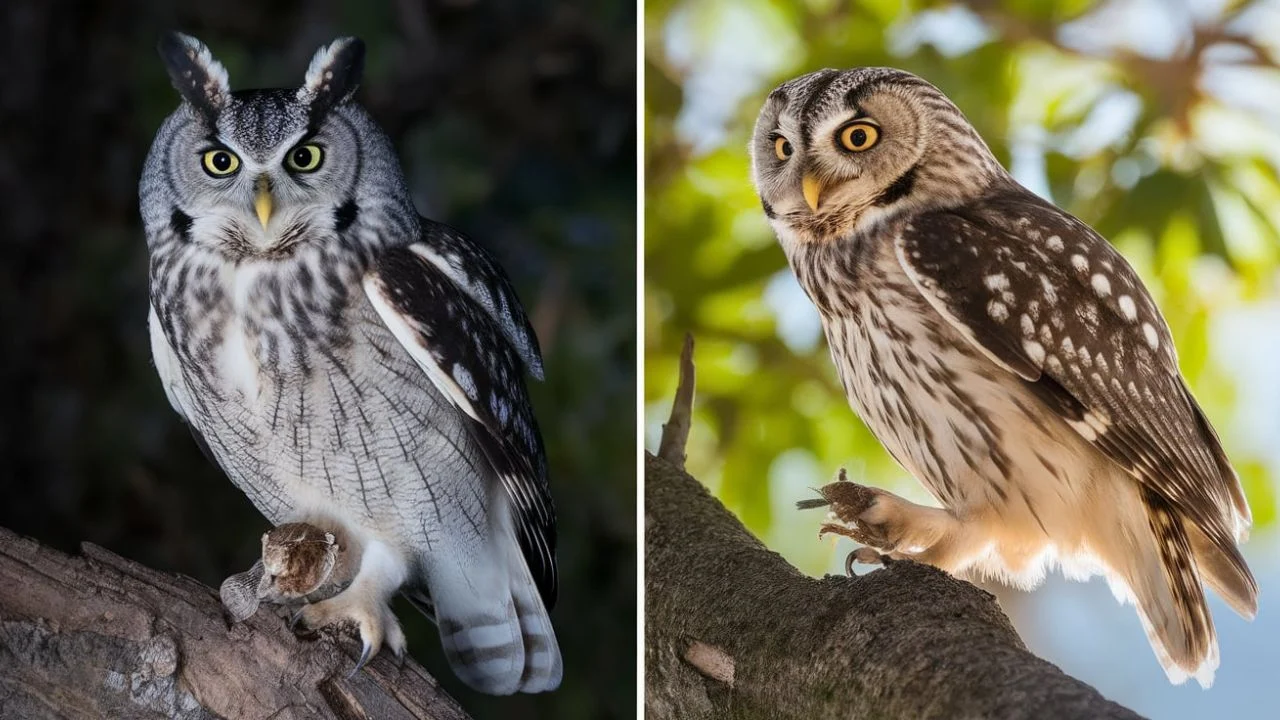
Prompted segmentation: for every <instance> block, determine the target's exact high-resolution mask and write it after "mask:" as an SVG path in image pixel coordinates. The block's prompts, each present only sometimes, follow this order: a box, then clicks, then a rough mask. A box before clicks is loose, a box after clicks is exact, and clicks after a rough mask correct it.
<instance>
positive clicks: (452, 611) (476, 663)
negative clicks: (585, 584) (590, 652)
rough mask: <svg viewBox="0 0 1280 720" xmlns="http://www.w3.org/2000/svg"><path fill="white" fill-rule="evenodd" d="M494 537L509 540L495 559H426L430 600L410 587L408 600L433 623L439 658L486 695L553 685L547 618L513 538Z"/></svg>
mask: <svg viewBox="0 0 1280 720" xmlns="http://www.w3.org/2000/svg"><path fill="white" fill-rule="evenodd" d="M495 542H496V543H501V544H504V545H510V550H509V551H508V550H506V549H497V548H495V549H494V555H495V556H498V557H501V558H502V561H501V564H499V563H498V562H490V561H489V559H488V558H485V559H483V560H479V561H478V562H475V563H474V564H472V565H471V566H468V567H462V566H461V565H458V564H455V563H452V562H437V563H433V564H432V563H429V567H428V570H427V584H428V586H429V588H430V599H429V600H428V599H427V598H425V597H422V595H421V593H417V592H411V593H409V598H410V600H411V601H413V603H414V605H416V606H417V607H418V609H419V610H422V611H423V612H424V613H426V614H427V616H428V617H432V618H433V619H434V620H435V622H436V625H437V626H438V627H439V630H440V642H441V644H442V645H443V646H444V653H445V657H447V658H448V659H449V664H450V665H451V666H452V667H453V671H454V673H455V674H457V676H458V678H459V679H461V680H462V681H463V682H464V683H466V684H467V685H468V686H470V687H471V688H473V689H475V690H478V691H480V692H483V693H488V694H490V695H510V694H512V693H517V692H524V693H537V692H546V691H548V690H554V689H556V688H557V687H559V686H560V677H561V675H562V673H563V665H562V663H561V659H560V647H559V645H558V644H557V643H556V636H555V631H554V630H553V629H552V627H551V618H550V616H549V615H548V614H547V610H546V607H545V606H543V604H542V598H541V597H540V596H539V594H538V588H537V586H536V585H535V584H534V582H533V576H532V575H531V574H530V573H529V568H528V566H527V565H525V561H524V558H523V557H522V556H521V554H520V551H519V549H518V547H516V545H515V538H514V537H511V538H509V539H508V538H497V539H496V540H495ZM440 555H442V556H445V555H451V556H452V557H460V556H461V555H460V554H445V553H441V554H440ZM495 560H496V558H495ZM484 566H487V567H484ZM486 570H488V572H486Z"/></svg>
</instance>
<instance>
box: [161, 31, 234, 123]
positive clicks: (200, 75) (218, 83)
mask: <svg viewBox="0 0 1280 720" xmlns="http://www.w3.org/2000/svg"><path fill="white" fill-rule="evenodd" d="M158 49H159V51H160V59H161V60H163V61H164V66H165V69H166V70H168V71H169V80H170V81H172V82H173V87H174V88H175V89H177V91H178V93H179V94H181V95H182V97H183V99H184V100H186V101H187V102H189V103H191V105H192V106H193V107H195V109H196V110H197V111H199V112H200V114H201V115H203V116H204V117H205V119H207V120H208V121H209V122H210V123H214V122H217V119H218V114H219V113H221V112H222V109H223V108H224V107H226V106H227V100H228V99H230V97H231V84H230V83H229V82H228V80H227V69H226V68H224V67H222V63H220V62H218V61H217V60H214V59H213V54H212V53H210V52H209V48H207V47H205V45H204V43H202V42H200V41H199V40H197V39H195V38H193V37H191V36H190V35H183V34H182V33H177V32H169V33H165V34H164V35H163V36H161V37H160V44H159V46H158Z"/></svg>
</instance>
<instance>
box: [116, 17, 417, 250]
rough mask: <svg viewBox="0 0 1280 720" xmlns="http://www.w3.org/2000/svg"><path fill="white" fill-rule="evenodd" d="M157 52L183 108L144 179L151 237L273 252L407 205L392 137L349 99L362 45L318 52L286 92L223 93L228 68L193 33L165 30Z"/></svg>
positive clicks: (162, 134) (158, 143) (167, 127)
mask: <svg viewBox="0 0 1280 720" xmlns="http://www.w3.org/2000/svg"><path fill="white" fill-rule="evenodd" d="M159 50H160V56H161V58H162V60H163V61H164V65H165V68H166V69H167V70H168V73H169V77H170V79H171V80H172V82H173V85H174V87H175V88H176V89H177V90H178V93H179V94H180V95H181V96H182V104H181V105H180V106H179V107H178V109H177V110H175V111H174V112H173V114H171V115H170V116H169V117H168V118H167V119H166V120H165V122H164V124H163V125H162V126H161V128H160V131H159V132H158V133H157V135H156V139H155V141H154V143H153V144H152V147H151V152H150V154H149V155H148V157H147V163H146V167H145V170H144V173H143V177H142V182H141V186H140V195H141V205H142V216H143V222H144V225H145V226H146V230H147V236H148V239H149V241H150V242H152V243H156V242H163V241H164V240H165V239H169V238H172V237H175V236H176V237H180V238H181V239H182V240H185V241H190V242H193V243H197V244H201V245H207V246H210V247H211V249H214V250H217V251H219V252H222V253H224V254H228V255H232V256H235V257H239V258H243V257H271V256H273V255H281V254H287V253H290V252H292V251H293V250H294V249H296V247H297V246H298V245H300V244H305V243H316V242H323V241H324V240H325V239H327V238H335V237H338V236H339V235H340V234H341V233H342V232H343V231H344V230H345V229H346V228H347V227H349V226H350V225H351V224H352V223H353V222H355V221H356V219H357V217H359V216H360V215H361V214H362V213H370V212H378V211H379V210H385V209H386V207H387V206H388V205H391V206H395V207H396V208H397V209H398V210H403V209H404V208H406V207H408V208H411V207H412V205H411V203H410V202H409V201H408V199H407V192H406V190H405V188H404V180H403V176H402V175H401V172H400V169H399V165H398V163H397V162H396V159H395V154H394V151H393V150H392V148H391V146H390V143H389V141H388V140H387V138H386V136H385V135H384V134H383V133H382V132H381V130H380V129H379V128H378V127H377V125H376V124H375V123H374V122H373V120H372V119H371V118H370V117H369V115H368V114H367V113H366V112H365V111H364V110H363V109H362V108H361V107H360V106H359V105H358V104H356V102H355V101H354V100H353V99H352V98H353V95H354V94H355V91H356V88H357V86H358V85H359V83H360V76H361V71H362V68H363V66H364V43H362V42H361V41H360V40H358V39H355V38H339V39H338V40H335V41H333V42H332V43H330V44H329V45H327V46H324V47H321V48H320V49H319V50H318V51H317V52H316V54H315V57H314V58H313V59H312V61H311V65H310V67H308V68H307V71H306V75H305V76H304V78H303V81H302V85H301V86H300V87H298V88H297V89H287V90H285V89H278V90H241V91H237V92H232V91H231V87H230V82H229V79H228V77H227V71H226V69H225V68H223V66H222V64H221V63H219V62H218V61H217V60H215V59H214V57H213V55H212V54H211V53H210V52H209V49H208V48H207V47H205V46H204V45H203V44H202V43H201V42H200V41H199V40H196V39H195V38H193V37H189V36H186V35H182V34H178V33H171V34H168V35H166V36H165V37H164V38H162V39H161V41H160V46H159ZM409 214H410V215H412V213H409Z"/></svg>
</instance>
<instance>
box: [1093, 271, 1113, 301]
mask: <svg viewBox="0 0 1280 720" xmlns="http://www.w3.org/2000/svg"><path fill="white" fill-rule="evenodd" d="M1090 282H1092V284H1093V291H1094V292H1096V293H1098V297H1107V296H1108V295H1110V294H1111V281H1110V280H1108V279H1107V276H1106V275H1103V274H1102V273H1094V274H1093V277H1092V278H1090Z"/></svg>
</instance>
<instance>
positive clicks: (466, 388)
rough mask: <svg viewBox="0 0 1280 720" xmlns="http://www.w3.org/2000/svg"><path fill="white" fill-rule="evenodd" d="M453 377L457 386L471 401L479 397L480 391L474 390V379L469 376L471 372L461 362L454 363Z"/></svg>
mask: <svg viewBox="0 0 1280 720" xmlns="http://www.w3.org/2000/svg"><path fill="white" fill-rule="evenodd" d="M453 379H454V381H455V382H457V383H458V387H460V388H462V391H463V392H465V393H466V394H467V397H469V398H471V399H472V400H473V401H474V400H476V399H478V398H479V397H480V393H479V392H478V391H477V390H476V381H475V379H474V378H472V377H471V373H470V372H469V371H468V370H467V369H466V368H465V367H463V366H462V365H461V364H458V363H454V365H453Z"/></svg>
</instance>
